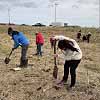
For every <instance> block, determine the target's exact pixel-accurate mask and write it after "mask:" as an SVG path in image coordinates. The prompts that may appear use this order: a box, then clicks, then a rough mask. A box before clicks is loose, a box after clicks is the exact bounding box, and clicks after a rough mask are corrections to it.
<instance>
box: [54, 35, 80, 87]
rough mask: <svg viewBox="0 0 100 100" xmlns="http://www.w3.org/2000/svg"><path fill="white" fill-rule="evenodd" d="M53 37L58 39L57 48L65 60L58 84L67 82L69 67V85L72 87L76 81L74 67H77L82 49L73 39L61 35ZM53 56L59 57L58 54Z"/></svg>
mask: <svg viewBox="0 0 100 100" xmlns="http://www.w3.org/2000/svg"><path fill="white" fill-rule="evenodd" d="M53 39H54V40H56V41H58V48H60V49H61V50H62V54H63V58H64V60H65V64H64V76H63V79H62V80H61V82H60V83H59V84H63V83H64V82H67V79H68V75H69V69H70V75H71V84H70V87H73V86H75V83H76V68H77V67H78V65H79V63H80V61H81V59H82V51H81V49H80V47H79V45H78V44H77V42H76V41H75V40H74V39H71V38H69V37H65V36H63V35H57V36H54V37H53ZM55 57H59V55H58V56H57V55H56V56H55ZM61 57H62V56H61Z"/></svg>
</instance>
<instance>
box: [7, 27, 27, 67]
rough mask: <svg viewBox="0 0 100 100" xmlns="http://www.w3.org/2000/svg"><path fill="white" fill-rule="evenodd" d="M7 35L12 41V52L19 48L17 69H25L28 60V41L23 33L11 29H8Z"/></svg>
mask: <svg viewBox="0 0 100 100" xmlns="http://www.w3.org/2000/svg"><path fill="white" fill-rule="evenodd" d="M8 35H9V36H11V37H12V40H13V41H14V46H13V48H12V50H15V49H17V48H18V47H19V46H21V48H22V50H21V58H20V65H19V67H20V68H22V67H27V65H28V58H27V50H28V47H29V40H28V39H27V38H26V36H25V35H24V34H23V32H18V31H14V30H13V29H12V28H11V27H9V28H8Z"/></svg>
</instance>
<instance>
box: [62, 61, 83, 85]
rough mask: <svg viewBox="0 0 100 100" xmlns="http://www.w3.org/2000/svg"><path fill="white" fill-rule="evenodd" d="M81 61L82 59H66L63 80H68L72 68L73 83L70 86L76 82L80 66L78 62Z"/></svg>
mask: <svg viewBox="0 0 100 100" xmlns="http://www.w3.org/2000/svg"><path fill="white" fill-rule="evenodd" d="M80 61H81V60H70V61H65V64H64V76H63V81H67V79H68V75H69V70H70V75H71V85H70V86H71V87H72V86H74V85H75V83H76V68H77V67H78V64H79V63H80Z"/></svg>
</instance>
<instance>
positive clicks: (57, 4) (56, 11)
mask: <svg viewBox="0 0 100 100" xmlns="http://www.w3.org/2000/svg"><path fill="white" fill-rule="evenodd" d="M57 5H58V4H57V3H55V23H56V19H57Z"/></svg>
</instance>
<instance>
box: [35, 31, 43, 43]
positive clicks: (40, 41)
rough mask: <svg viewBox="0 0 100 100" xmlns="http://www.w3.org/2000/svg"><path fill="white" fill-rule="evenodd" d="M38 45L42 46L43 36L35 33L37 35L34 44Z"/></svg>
mask: <svg viewBox="0 0 100 100" xmlns="http://www.w3.org/2000/svg"><path fill="white" fill-rule="evenodd" d="M38 43H40V44H44V37H43V35H42V33H40V32H39V33H37V35H36V44H38Z"/></svg>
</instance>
